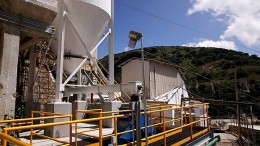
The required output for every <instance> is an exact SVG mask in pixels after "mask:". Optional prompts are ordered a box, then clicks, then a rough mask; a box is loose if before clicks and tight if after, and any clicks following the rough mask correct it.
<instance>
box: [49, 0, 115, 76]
mask: <svg viewBox="0 0 260 146" xmlns="http://www.w3.org/2000/svg"><path fill="white" fill-rule="evenodd" d="M65 7H66V8H65V9H66V11H67V13H68V15H69V17H70V18H71V21H72V23H73V24H74V26H75V28H76V30H77V32H78V34H79V36H80V37H81V39H82V40H83V42H84V44H85V46H86V47H87V48H86V49H88V51H89V52H91V50H93V49H95V48H94V47H95V46H96V44H97V43H98V42H99V40H100V38H101V37H102V35H103V33H104V31H105V29H106V27H107V25H108V23H109V21H110V16H111V0H65ZM58 13H60V12H58ZM58 16H59V14H58V15H57V17H56V18H55V20H54V22H53V25H54V26H55V27H56V30H57V31H58V30H59V29H58V26H59V22H58V20H59V18H58ZM51 48H52V50H53V51H54V53H57V49H58V32H56V34H55V38H54V39H53V41H52V44H51ZM64 53H65V55H66V54H69V55H75V56H87V53H86V50H85V48H84V46H83V45H82V43H81V41H80V39H79V37H78V36H77V34H76V32H75V31H74V29H73V27H72V25H71V23H70V22H69V20H68V19H67V18H65V51H64ZM92 55H93V56H94V57H97V51H94V52H93V53H92ZM81 61H82V59H80V58H65V59H64V70H65V71H66V72H67V73H69V74H71V73H72V72H73V71H74V70H75V69H76V67H77V66H78V65H79V63H80V62H81Z"/></svg>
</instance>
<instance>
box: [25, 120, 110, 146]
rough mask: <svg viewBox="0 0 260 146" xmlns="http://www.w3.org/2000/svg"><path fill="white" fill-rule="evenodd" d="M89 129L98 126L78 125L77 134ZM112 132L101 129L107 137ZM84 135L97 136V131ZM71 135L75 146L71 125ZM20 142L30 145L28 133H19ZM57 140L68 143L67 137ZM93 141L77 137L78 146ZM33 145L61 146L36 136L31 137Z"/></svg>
mask: <svg viewBox="0 0 260 146" xmlns="http://www.w3.org/2000/svg"><path fill="white" fill-rule="evenodd" d="M91 128H98V126H97V125H95V124H85V123H79V124H78V132H80V131H83V130H89V129H91ZM113 131H114V129H113V128H103V129H102V134H103V135H108V134H111V133H113ZM34 132H37V133H39V134H43V132H44V131H43V130H34ZM85 134H88V135H93V136H99V130H94V131H91V132H85ZM72 135H73V137H72V141H73V143H72V145H75V125H73V130H72ZM20 140H22V141H24V142H26V143H30V131H27V132H21V133H20ZM59 140H62V141H66V142H69V137H63V138H59ZM93 141H95V140H94V139H92V138H91V137H87V136H81V135H79V136H78V145H79V146H82V145H86V144H90V143H92V142H93ZM33 145H34V146H58V145H61V143H59V142H56V141H52V140H49V139H43V138H41V137H38V136H34V137H33Z"/></svg>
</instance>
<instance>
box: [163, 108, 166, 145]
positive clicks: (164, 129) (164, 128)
mask: <svg viewBox="0 0 260 146" xmlns="http://www.w3.org/2000/svg"><path fill="white" fill-rule="evenodd" d="M164 112H165V111H163V112H162V116H163V132H165V131H166V127H165V113H164ZM163 136H164V146H166V133H164V134H163Z"/></svg>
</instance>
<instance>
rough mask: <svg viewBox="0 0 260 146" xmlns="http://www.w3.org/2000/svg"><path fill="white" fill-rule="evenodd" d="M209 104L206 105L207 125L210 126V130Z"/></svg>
mask: <svg viewBox="0 0 260 146" xmlns="http://www.w3.org/2000/svg"><path fill="white" fill-rule="evenodd" d="M208 110H209V109H208V105H206V115H207V127H208V131H209V130H210V127H209V118H208V117H209V111H208Z"/></svg>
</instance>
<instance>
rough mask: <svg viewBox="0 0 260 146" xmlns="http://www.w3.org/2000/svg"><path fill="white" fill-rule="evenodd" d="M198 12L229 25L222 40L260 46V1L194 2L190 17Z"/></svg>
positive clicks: (194, 0) (222, 0) (201, 0)
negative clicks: (236, 40)
mask: <svg viewBox="0 0 260 146" xmlns="http://www.w3.org/2000/svg"><path fill="white" fill-rule="evenodd" d="M197 12H201V13H203V12H209V13H211V14H212V15H213V16H214V17H216V19H217V20H221V22H223V23H225V24H226V25H227V28H226V30H225V31H224V32H223V34H222V35H221V36H220V39H222V40H223V39H225V40H227V39H233V38H236V39H238V40H239V41H241V42H242V43H244V44H245V45H247V46H252V45H259V44H260V0H192V7H191V8H190V9H189V10H188V15H191V14H194V13H197ZM223 20H225V21H223Z"/></svg>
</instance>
